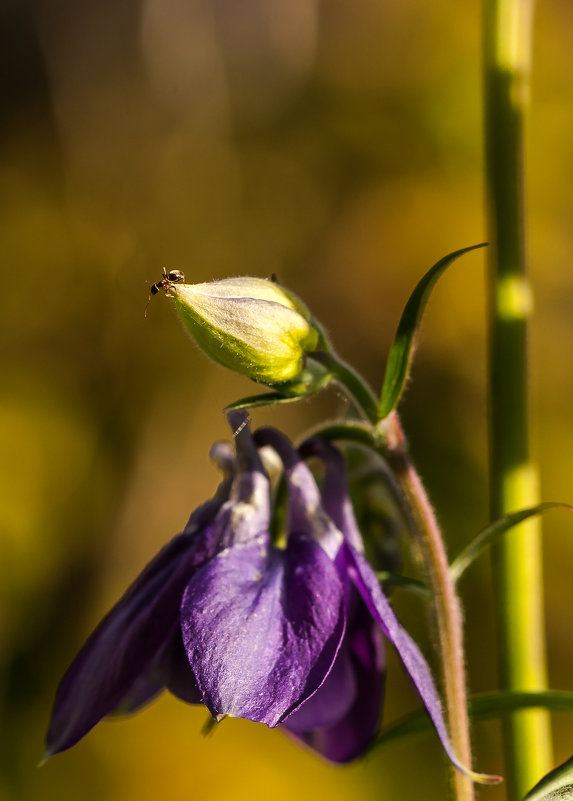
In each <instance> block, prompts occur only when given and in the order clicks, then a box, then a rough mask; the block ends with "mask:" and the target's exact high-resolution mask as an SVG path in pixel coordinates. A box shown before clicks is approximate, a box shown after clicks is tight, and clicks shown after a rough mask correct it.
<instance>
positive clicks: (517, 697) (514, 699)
mask: <svg viewBox="0 0 573 801" xmlns="http://www.w3.org/2000/svg"><path fill="white" fill-rule="evenodd" d="M518 709H548V710H550V711H553V712H573V692H567V691H564V690H538V691H523V692H519V691H512V690H503V691H499V692H492V693H481V694H479V695H474V696H472V697H471V698H470V699H469V714H470V718H471V719H472V721H475V720H492V719H495V718H499V717H500V716H501V715H503V714H504V713H505V712H513V711H515V710H518ZM431 728H432V722H431V721H430V719H429V718H428V716H427V714H426V713H425V712H423V711H421V712H413V713H411V714H409V715H405V716H404V717H402V718H400V719H399V720H397V721H395V722H394V723H391V724H389V725H388V726H387V727H385V728H384V729H382V732H381V733H380V736H379V737H378V739H377V740H376V742H375V743H374V744H373V746H372V748H376V747H378V746H379V745H385V744H386V743H390V742H392V741H393V740H399V739H400V738H402V737H406V736H408V735H410V734H419V733H420V732H424V731H429V730H430V729H431Z"/></svg>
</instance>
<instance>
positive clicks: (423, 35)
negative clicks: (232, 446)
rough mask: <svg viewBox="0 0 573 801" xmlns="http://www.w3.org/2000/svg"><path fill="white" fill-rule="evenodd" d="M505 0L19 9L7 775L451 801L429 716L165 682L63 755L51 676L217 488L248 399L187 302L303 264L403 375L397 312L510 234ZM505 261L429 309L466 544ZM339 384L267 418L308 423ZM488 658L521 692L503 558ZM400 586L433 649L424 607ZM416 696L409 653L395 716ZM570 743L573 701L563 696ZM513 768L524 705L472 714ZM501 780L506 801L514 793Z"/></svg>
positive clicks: (128, 797) (25, 789) (557, 110)
mask: <svg viewBox="0 0 573 801" xmlns="http://www.w3.org/2000/svg"><path fill="white" fill-rule="evenodd" d="M480 14H481V8H480V3H479V2H477V0H471V1H470V2H466V3H455V2H453V0H450V1H449V2H434V3H428V2H420V0H403V2H400V3H389V2H384V0H354V1H353V2H351V3H349V2H343V0H328V1H327V2H318V0H241V2H237V0H208V1H207V2H200V1H199V0H124V2H121V3H113V2H109V0H104V1H103V2H99V3H94V2H88V0H59V2H57V3H54V2H48V0H37V2H32V1H31V0H2V2H1V3H0V60H1V62H2V69H1V70H0V81H1V83H2V91H1V95H0V105H1V107H2V115H1V118H2V125H1V129H0V148H1V149H0V204H1V214H0V242H1V248H2V265H3V272H2V276H3V281H2V291H1V293H0V306H1V308H0V326H1V328H2V337H1V341H0V347H1V350H2V378H1V384H0V442H1V453H2V459H1V462H0V488H1V490H0V491H1V503H0V692H1V695H0V716H1V724H0V725H1V729H0V737H1V742H0V764H1V779H0V797H1V798H2V801H12V800H13V799H14V800H15V799H18V800H20V799H22V801H36V800H38V801H44V800H45V801H67V799H76V798H82V799H85V801H92V799H94V800H95V799H102V798H105V799H107V801H120V800H121V801H136V799H137V800H138V801H141V800H142V799H145V800H147V799H155V798H158V797H161V798H167V799H169V800H170V801H183V800H184V799H185V800H187V799H197V800H198V801H202V799H205V800H206V801H207V800H208V801H217V799H229V798H233V799H236V800H237V801H239V799H241V800H242V799H253V800H254V801H259V799H266V798H272V799H279V800H280V799H291V798H293V797H295V798H297V799H298V801H311V799H316V798H317V797H328V798H330V799H332V800H333V801H337V800H338V799H347V798H350V797H352V798H363V799H367V800H368V799H377V801H382V800H383V799H395V798H397V797H403V798H424V799H429V800H430V801H431V799H441V798H443V797H444V794H445V790H444V785H443V781H442V769H443V762H442V758H441V755H440V749H439V747H438V745H437V743H436V738H435V736H434V735H433V734H427V735H423V736H419V737H417V738H415V739H413V740H409V741H404V742H400V743H399V744H394V745H391V746H388V747H387V748H386V749H385V750H382V751H380V752H379V753H377V754H375V755H373V756H372V757H371V758H369V759H368V760H367V761H365V762H363V763H361V764H357V765H353V766H350V767H345V768H334V767H330V766H328V765H325V764H323V763H322V762H320V761H319V760H318V759H317V758H316V757H314V756H311V755H309V754H306V753H305V752H303V751H301V750H299V749H297V747H295V746H294V745H292V744H291V743H290V742H289V741H288V740H287V739H286V738H285V737H284V736H283V735H282V734H281V733H280V732H277V731H274V732H271V731H269V730H267V729H266V728H265V727H263V726H257V725H255V724H250V723H247V722H244V721H229V722H226V723H225V724H224V725H223V726H221V727H220V728H218V730H217V731H216V732H215V733H214V735H213V736H211V737H208V738H204V737H202V736H201V734H200V730H201V727H202V725H203V723H204V721H205V718H206V713H205V711H204V710H203V709H197V708H191V707H188V706H186V705H184V704H182V703H181V702H177V701H175V700H174V699H173V698H171V697H168V696H167V695H165V696H164V697H162V698H161V699H160V700H159V701H157V702H156V703H154V704H153V705H152V706H150V707H149V708H147V709H146V710H145V711H144V712H142V713H141V714H139V715H137V716H136V717H133V718H130V719H126V720H125V721H124V722H117V721H111V722H103V723H101V724H100V725H98V726H97V727H96V729H95V730H94V731H92V732H91V733H90V734H89V736H88V737H86V739H85V740H84V741H82V742H81V743H80V744H79V745H78V746H76V747H75V748H74V749H73V750H72V751H69V752H67V753H65V754H63V755H60V756H58V757H55V758H54V759H52V760H51V761H50V762H49V763H48V764H47V765H45V766H44V767H42V768H40V769H38V768H37V763H38V761H39V759H40V757H41V755H42V751H43V736H44V731H45V728H46V724H47V718H48V715H49V710H50V706H51V702H52V699H53V694H54V690H55V687H56V684H57V681H58V680H59V678H60V676H61V674H62V673H63V671H64V670H65V668H66V667H67V665H68V664H69V662H70V660H71V658H72V657H73V655H74V654H75V652H76V650H77V649H78V647H79V646H80V645H81V643H82V642H83V640H84V638H85V636H86V635H87V634H88V633H89V631H90V630H91V628H92V626H93V625H94V624H95V623H96V622H97V621H98V619H99V618H100V617H101V616H102V614H103V613H104V612H105V611H106V610H107V609H108V608H109V606H110V605H111V604H112V603H113V602H114V601H115V600H116V598H117V597H118V596H119V594H120V593H121V592H122V591H123V589H124V588H125V586H126V585H127V583H128V582H129V581H130V580H131V579H132V578H133V577H134V576H135V575H136V574H137V573H138V572H139V570H140V569H141V567H142V566H143V565H144V564H145V563H146V561H147V560H148V559H149V558H151V556H152V555H153V554H154V553H155V552H156V551H157V550H158V549H159V547H160V546H161V545H162V544H163V543H164V542H165V541H166V540H167V539H169V538H170V537H171V536H172V535H173V534H174V533H176V532H177V531H178V530H180V529H181V527H182V526H183V525H184V524H185V522H186V520H187V517H188V515H189V513H190V512H191V510H192V509H193V508H194V507H195V506H196V505H198V504H199V503H200V502H202V501H203V500H204V499H205V498H207V497H208V496H209V495H210V494H211V492H212V491H213V489H214V487H215V484H216V482H217V474H216V471H215V469H214V468H213V467H212V466H211V465H210V463H209V461H208V449H209V446H210V444H211V442H212V441H213V440H214V439H219V438H225V437H227V436H228V432H227V426H226V423H225V420H224V417H223V415H222V413H221V410H222V408H223V406H224V405H225V404H226V403H228V402H230V401H232V400H234V399H236V398H238V397H241V396H242V395H245V394H250V393H252V391H253V386H252V385H250V384H249V382H248V381H246V379H242V378H239V377H236V376H233V375H231V374H230V373H227V372H225V371H224V370H223V369H222V368H218V367H215V366H213V365H211V364H210V363H209V362H208V361H207V360H206V359H205V358H204V357H203V356H202V355H201V354H200V353H199V352H198V351H197V350H196V349H195V348H194V347H193V346H192V345H191V344H190V341H189V340H188V338H187V337H186V335H185V334H184V332H183V330H182V328H181V326H180V325H179V323H178V322H177V320H176V319H175V316H174V315H173V313H172V310H171V309H170V308H169V304H168V303H167V302H166V301H165V299H164V298H163V297H158V298H154V299H153V302H152V303H151V304H150V306H149V310H148V315H147V318H145V316H144V311H145V306H146V302H147V297H148V286H147V285H146V282H153V281H156V280H158V279H159V278H160V274H161V269H162V268H163V267H164V266H166V267H168V268H171V269H181V270H183V271H184V272H185V275H186V277H187V280H188V281H191V282H194V281H205V280H210V279H214V278H220V277H224V276H229V275H242V274H252V275H258V276H268V275H270V274H271V273H272V272H276V273H277V274H278V276H279V278H280V280H281V281H282V282H283V283H285V284H286V285H288V286H289V287H290V288H291V289H293V290H294V291H296V292H297V293H298V294H299V295H300V296H301V297H303V298H304V299H305V301H306V302H307V303H308V305H310V306H311V308H312V309H313V311H314V313H315V315H316V316H317V317H318V318H319V319H321V320H322V321H323V322H324V324H325V325H326V326H327V328H328V329H329V330H330V332H331V335H332V338H333V340H334V342H335V343H336V344H337V346H338V349H339V351H340V353H341V354H342V355H343V356H345V357H346V358H348V359H349V360H350V361H352V362H353V363H354V364H355V365H356V366H357V367H358V368H359V369H360V370H361V371H362V372H363V373H364V374H365V375H366V376H367V377H368V378H369V379H370V380H371V381H372V383H373V384H374V385H375V386H376V387H378V385H379V383H380V380H381V375H382V368H383V364H384V359H385V355H386V353H387V349H388V346H389V343H390V341H391V337H392V334H393V332H394V329H395V326H396V323H397V320H398V317H399V314H400V311H401V308H402V306H403V304H404V302H405V300H406V299H407V297H408V294H409V292H410V290H411V289H412V287H413V286H414V284H415V282H416V281H417V279H418V278H419V277H420V276H421V275H422V274H423V272H425V270H426V269H428V268H429V267H430V266H431V265H432V264H433V263H434V262H435V261H437V259H438V258H440V257H441V256H443V255H445V254H446V253H448V252H450V251H452V250H454V249H456V248H460V247H463V246H466V245H470V244H474V243H476V242H479V241H482V240H483V239H484V238H485V230H484V210H483V198H482V196H483V177H482V133H481V118H480V95H481V90H480V72H479V70H480ZM572 25H573V7H572V6H571V4H570V3H567V2H565V0H553V1H552V2H544V3H542V4H540V6H539V9H538V12H537V19H536V36H535V59H534V62H535V74H534V81H533V91H532V99H533V113H532V116H531V124H530V126H529V135H528V163H529V170H528V200H529V212H530V245H531V246H530V255H531V272H532V278H533V281H534V287H535V290H536V316H535V319H534V323H533V328H532V342H531V344H532V358H531V367H532V379H533V380H532V398H533V410H534V415H535V441H536V447H537V451H538V454H539V458H540V463H541V470H542V496H543V499H544V500H563V501H569V502H572V501H573V487H572V486H571V476H572V475H573V471H572V461H573V421H572V401H573V360H572V359H571V350H572V341H573V320H572V319H571V314H570V309H571V308H572V305H573V271H572V270H571V254H573V226H572V225H571V216H572V213H573V182H572V181H571V180H570V176H571V174H572V172H573V147H572V144H571V143H572V142H573V98H572V95H571V75H572V74H573V49H572V48H571V44H570V31H571V26H572ZM485 339H486V334H485V326H484V256H483V254H482V253H480V252H478V253H474V254H470V255H468V256H466V257H464V259H463V261H461V262H459V263H457V264H456V266H455V267H453V268H452V269H451V271H450V272H449V273H448V275H447V276H446V277H445V278H444V279H443V280H442V282H441V283H440V286H439V287H438V289H437V291H436V293H435V296H434V298H433V300H432V303H431V305H430V308H429V310H428V313H427V316H426V320H425V326H424V331H423V336H422V339H421V345H420V348H419V352H418V356H417V361H416V365H415V370H414V376H413V381H412V383H411V386H410V388H409V391H408V395H407V398H406V400H405V403H404V405H403V416H404V420H405V426H406V429H407V432H408V434H409V438H410V441H411V447H412V451H413V454H414V456H415V459H416V461H417V463H418V465H419V467H420V470H421V473H422V475H423V477H424V479H425V481H426V483H427V486H428V489H429V491H430V494H431V497H432V498H433V500H434V503H435V505H436V508H437V510H438V514H439V517H440V519H441V520H442V522H443V525H444V529H445V531H446V534H447V538H448V542H449V547H450V550H451V551H452V552H454V551H456V550H457V549H458V548H459V547H460V546H461V545H462V544H463V543H465V542H466V541H467V540H468V539H469V538H470V537H471V536H472V534H473V533H474V532H476V531H477V530H478V529H479V528H480V527H481V526H483V525H484V524H485V523H486V522H487V489H486V405H485V382H484V368H485V360H484V358H485V354H484V343H485ZM344 409H345V406H344V403H343V401H342V400H341V399H340V398H339V397H338V396H337V395H336V393H325V394H324V395H323V396H320V397H317V398H314V399H312V400H311V401H307V402H304V403H300V404H297V405H295V406H291V407H286V408H285V407H278V408H277V407H275V408H274V409H272V410H266V411H260V412H257V413H256V414H255V415H254V422H255V424H262V423H272V424H275V425H278V426H280V427H282V428H283V429H285V430H286V431H287V432H289V433H291V434H292V435H298V434H301V433H302V432H303V431H304V430H305V428H307V427H308V426H309V425H311V424H312V423H313V422H315V421H317V420H319V419H320V418H321V417H324V416H325V415H332V414H338V413H342V412H343V411H344ZM545 531H546V534H545V542H546V559H547V561H546V578H547V623H548V648H549V666H550V676H551V684H552V686H553V687H555V688H560V689H573V687H572V678H571V675H572V674H571V666H572V665H573V640H572V638H571V637H570V620H571V617H570V615H571V612H570V609H571V603H572V600H573V589H572V587H571V581H570V575H571V564H572V559H573V521H572V520H571V519H570V518H569V516H568V515H567V514H566V513H562V512H552V513H550V514H549V515H548V517H547V519H546V524H545ZM462 592H463V598H464V602H465V605H466V633H467V645H468V663H469V680H470V684H471V689H472V690H473V691H483V690H487V689H492V688H494V687H495V686H496V677H495V645H494V636H493V620H492V593H491V582H490V572H489V565H488V560H487V558H484V559H482V560H480V561H479V563H476V564H475V565H474V567H473V568H472V569H471V571H470V573H468V575H467V576H466V578H465V579H464V581H463V584H462ZM394 605H395V607H396V609H397V610H398V612H399V614H400V616H401V617H402V619H403V620H404V621H405V622H406V623H407V625H408V627H409V628H410V630H411V631H412V633H413V635H414V636H415V637H416V638H417V639H418V641H419V642H420V643H421V645H422V647H423V649H424V651H425V652H426V654H428V656H429V657H430V658H431V654H432V643H431V639H432V638H431V635H430V633H429V632H428V630H427V627H426V624H425V618H424V614H423V610H422V607H421V605H420V603H419V601H418V600H417V599H415V598H414V599H413V598H410V597H408V596H407V594H405V593H404V592H400V591H397V592H396V593H395V595H394ZM417 706H418V701H417V699H416V697H415V696H414V693H413V691H412V690H411V689H410V687H409V685H408V682H407V681H406V679H405V678H404V675H403V673H402V671H401V668H400V666H399V664H398V663H397V660H396V659H395V658H394V657H393V655H391V657H390V666H389V680H388V691H387V702H386V720H387V721H389V720H391V719H392V718H395V717H396V716H398V715H400V714H402V713H404V712H406V711H408V710H411V709H414V708H417ZM554 732H555V737H556V760H557V761H563V760H564V759H566V758H567V757H569V756H570V755H571V753H572V752H573V720H572V718H571V717H567V716H565V715H561V716H556V717H555V718H554ZM475 746H476V748H475V750H476V765H477V767H478V769H480V770H485V771H490V772H492V771H493V772H495V771H500V770H501V767H502V765H501V757H500V752H499V751H500V739H499V725H498V724H497V723H491V724H479V725H477V726H476V727H475ZM480 797H481V798H484V799H485V798H488V799H492V801H499V799H502V798H503V790H500V789H491V788H485V789H483V790H481V791H480Z"/></svg>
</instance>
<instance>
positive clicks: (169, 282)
mask: <svg viewBox="0 0 573 801" xmlns="http://www.w3.org/2000/svg"><path fill="white" fill-rule="evenodd" d="M184 283H185V276H184V275H183V273H182V272H181V270H169V272H167V270H166V269H165V267H164V268H163V278H162V279H161V281H157V282H156V283H155V284H151V287H150V289H149V298H148V300H147V306H146V307H145V316H146V317H147V307H148V306H149V301H150V300H151V296H152V295H157V293H158V292H159V290H160V289H163V291H164V292H167V291H168V290H169V289H171V287H172V286H173V284H184Z"/></svg>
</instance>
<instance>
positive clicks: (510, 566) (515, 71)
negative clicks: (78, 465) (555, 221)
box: [484, 0, 551, 801]
mask: <svg viewBox="0 0 573 801" xmlns="http://www.w3.org/2000/svg"><path fill="white" fill-rule="evenodd" d="M532 13H533V1H532V0H485V1H484V103H485V136H486V183H487V200H488V212H489V221H488V225H489V239H490V242H491V245H492V247H491V249H490V275H489V299H488V303H489V331H490V340H489V392H490V396H489V403H490V421H491V422H490V462H491V465H490V466H491V470H490V503H491V517H492V519H493V520H495V519H497V518H499V517H501V516H502V515H505V514H508V513H510V512H514V511H516V510H517V509H521V508H523V507H526V506H535V505H536V504H537V503H538V502H539V498H538V482H537V472H536V468H535V465H534V464H533V462H532V460H531V456H530V447H529V414H528V391H527V390H528V387H527V323H528V318H529V315H530V312H531V289H530V286H529V283H528V280H527V274H526V257H525V215H524V178H523V161H524V157H523V149H524V143H523V140H524V122H525V114H526V107H527V104H528V94H529V63H530V51H531V21H532ZM492 559H493V570H494V582H495V588H496V604H497V609H498V642H499V659H500V676H501V683H502V687H503V689H508V690H514V691H518V690H542V689H544V688H545V687H546V686H547V682H546V661H545V634H544V627H543V583H542V560H541V537H540V522H539V520H538V519H536V520H531V521H529V522H527V523H525V524H522V525H520V526H519V527H516V528H514V529H513V530H511V531H509V532H508V533H507V534H506V535H505V537H504V538H503V540H502V541H501V542H500V543H499V544H498V545H496V546H495V548H494V550H493V554H492ZM504 736H505V751H506V778H507V783H508V799H509V800H510V801H513V800H514V799H521V798H523V796H524V795H525V794H526V792H527V791H528V790H529V789H531V787H532V786H533V785H534V784H535V783H536V782H537V781H538V780H539V779H540V777H541V776H542V775H544V774H545V773H546V772H547V771H548V770H549V768H550V767H551V740H550V731H549V720H548V716H547V713H546V712H544V711H541V710H527V711H521V712H516V713H513V714H512V715H511V716H510V717H508V718H507V722H506V725H505V729H504Z"/></svg>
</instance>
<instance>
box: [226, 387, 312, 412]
mask: <svg viewBox="0 0 573 801" xmlns="http://www.w3.org/2000/svg"><path fill="white" fill-rule="evenodd" d="M300 398H301V396H300V395H293V396H287V395H281V394H280V392H263V393H262V395H249V397H247V398H241V399H240V400H238V401H235V402H234V403H230V404H229V405H228V406H225V408H224V409H223V411H224V412H233V411H236V410H238V409H255V408H256V407H257V406H273V405H274V404H277V403H293V402H294V401H297V400H300Z"/></svg>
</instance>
